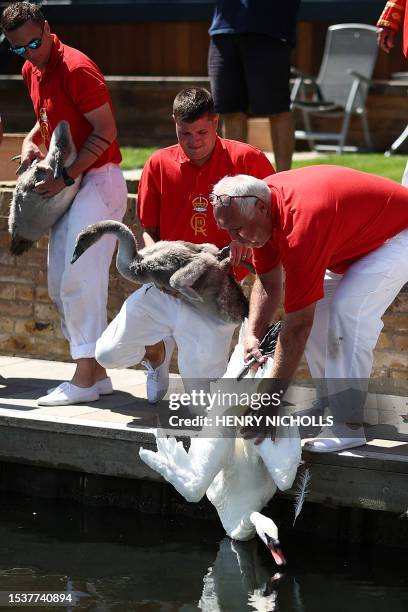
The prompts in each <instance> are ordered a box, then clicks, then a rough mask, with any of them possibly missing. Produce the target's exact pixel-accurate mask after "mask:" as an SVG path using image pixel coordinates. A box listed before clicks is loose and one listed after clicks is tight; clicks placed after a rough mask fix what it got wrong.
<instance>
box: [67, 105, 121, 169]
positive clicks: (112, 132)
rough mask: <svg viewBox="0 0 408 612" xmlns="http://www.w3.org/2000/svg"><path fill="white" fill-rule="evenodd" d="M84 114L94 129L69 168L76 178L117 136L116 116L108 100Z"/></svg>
mask: <svg viewBox="0 0 408 612" xmlns="http://www.w3.org/2000/svg"><path fill="white" fill-rule="evenodd" d="M84 116H85V117H86V119H87V120H88V121H89V123H90V124H91V125H92V127H93V130H92V132H91V133H90V134H89V136H88V138H87V139H86V140H85V142H84V144H83V145H82V147H81V149H80V151H78V156H77V158H76V160H75V161H74V163H73V164H72V165H71V166H70V167H69V168H67V171H68V174H69V175H70V176H71V177H72V178H74V179H75V178H77V176H79V175H80V174H82V172H84V171H85V170H87V169H88V168H89V166H91V165H92V164H93V163H94V162H95V160H97V159H99V157H101V155H102V154H103V153H104V152H105V151H106V149H107V148H108V147H110V145H111V144H112V142H113V141H114V140H115V138H116V136H117V131H116V123H115V118H114V116H113V114H112V110H111V107H110V106H109V104H108V102H106V103H105V104H103V105H102V106H100V107H99V108H96V109H95V110H93V111H90V112H89V113H85V114H84Z"/></svg>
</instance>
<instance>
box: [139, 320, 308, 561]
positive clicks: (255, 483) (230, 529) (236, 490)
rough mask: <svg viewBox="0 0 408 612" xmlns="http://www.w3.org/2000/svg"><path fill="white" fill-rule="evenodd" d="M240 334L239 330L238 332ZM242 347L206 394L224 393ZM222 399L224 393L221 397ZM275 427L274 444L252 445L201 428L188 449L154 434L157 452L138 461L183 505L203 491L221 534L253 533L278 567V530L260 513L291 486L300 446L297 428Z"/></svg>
mask: <svg viewBox="0 0 408 612" xmlns="http://www.w3.org/2000/svg"><path fill="white" fill-rule="evenodd" d="M241 335H242V332H241ZM242 355H243V354H242V344H241V342H240V343H239V344H238V345H237V346H236V347H235V351H234V354H233V356H232V358H231V360H230V364H229V366H228V369H227V372H226V373H225V375H224V377H223V379H221V380H220V381H217V382H216V383H212V384H211V392H212V393H218V392H220V391H221V392H222V391H225V389H226V383H228V382H230V381H227V380H226V378H227V377H230V378H232V376H233V372H232V370H235V373H236V370H237V367H236V364H237V363H238V364H239V365H238V368H239V367H240V366H241V365H242ZM271 367H272V360H271V359H269V360H268V363H267V365H266V366H265V369H264V371H263V372H262V373H261V372H260V370H258V371H257V374H256V375H255V376H254V374H253V373H249V375H248V376H249V379H248V378H247V379H245V380H242V381H240V382H234V387H233V388H234V391H235V392H237V393H241V391H242V392H243V390H245V392H248V385H249V386H250V387H252V390H253V392H255V391H256V389H257V386H258V384H259V382H260V380H261V378H260V376H261V375H263V376H267V375H268V373H269V372H270V369H271ZM224 395H225V394H224ZM243 411H244V408H243V407H240V406H230V407H228V408H227V409H226V408H225V406H218V407H215V408H213V409H212V410H211V416H212V417H213V418H214V417H215V416H216V415H217V414H220V415H225V414H227V413H234V414H236V415H240V414H242V413H243ZM282 433H283V429H282V428H281V427H278V429H277V439H276V442H275V443H274V442H272V440H270V439H265V440H264V441H263V442H262V443H261V444H259V445H255V444H254V442H253V441H252V440H243V439H242V438H239V437H236V433H235V431H234V430H233V429H230V430H228V428H223V429H221V430H220V429H219V428H218V429H215V428H214V427H213V426H211V425H208V426H205V427H204V428H203V429H202V430H201V432H200V434H199V436H198V437H194V438H192V439H191V444H190V448H189V451H188V452H186V451H185V450H184V447H183V444H182V442H177V441H176V440H175V438H174V437H166V436H165V435H164V433H163V432H162V431H160V430H159V431H158V433H157V438H156V440H157V452H154V451H150V450H147V449H143V448H141V449H140V451H139V455H140V457H141V459H142V460H143V461H144V462H145V463H146V464H147V465H149V467H151V468H152V469H153V470H155V471H156V472H158V473H159V474H161V475H162V476H163V478H165V479H166V480H167V481H168V482H170V483H171V484H172V485H173V486H174V487H175V489H176V490H177V491H178V492H179V493H180V494H181V495H183V497H184V498H185V499H186V500H187V501H191V502H197V501H199V500H200V499H201V498H202V497H203V496H204V494H205V493H207V497H208V499H209V500H210V501H211V503H212V504H213V505H214V506H215V508H216V509H217V512H218V515H219V517H220V520H221V523H222V525H223V527H224V529H225V531H226V533H227V534H228V535H229V536H230V537H231V538H233V539H236V540H248V539H250V538H251V537H253V536H254V534H255V531H256V532H257V533H258V535H259V536H260V537H261V539H262V540H263V541H264V543H265V544H266V545H267V546H268V548H269V549H270V551H271V554H272V555H273V557H274V559H275V561H276V562H277V563H278V564H282V563H284V557H283V555H282V553H281V552H280V551H279V538H278V529H277V527H276V525H275V523H274V522H273V521H272V520H271V519H269V518H267V517H265V516H263V515H261V514H260V510H262V508H263V507H264V506H265V505H266V504H267V503H268V501H269V500H270V499H271V498H272V497H273V495H274V494H275V492H276V488H277V487H278V488H280V489H281V490H285V489H288V488H290V487H291V486H292V484H293V481H294V479H295V476H296V472H297V468H298V466H299V463H300V458H301V444H300V438H299V433H298V431H297V428H288V429H286V430H285V436H283V435H282Z"/></svg>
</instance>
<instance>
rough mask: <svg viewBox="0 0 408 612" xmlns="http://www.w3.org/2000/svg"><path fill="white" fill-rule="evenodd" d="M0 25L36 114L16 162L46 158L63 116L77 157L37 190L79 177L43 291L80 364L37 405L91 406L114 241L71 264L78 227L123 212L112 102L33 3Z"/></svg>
mask: <svg viewBox="0 0 408 612" xmlns="http://www.w3.org/2000/svg"><path fill="white" fill-rule="evenodd" d="M1 27H2V29H3V31H4V33H5V35H6V37H7V39H8V41H9V43H10V45H11V50H12V51H14V52H15V53H16V54H17V55H19V56H21V57H22V58H23V59H25V60H26V61H25V63H24V65H23V69H22V73H23V78H24V81H25V83H26V85H27V87H28V91H29V94H30V96H31V99H32V102H33V106H34V112H35V115H36V117H37V122H36V124H35V126H34V127H33V129H32V130H31V132H30V133H29V134H28V136H27V137H26V138H25V140H24V143H23V147H22V151H21V161H22V162H23V163H24V162H31V161H33V160H35V159H40V160H41V159H42V158H43V157H44V156H43V155H42V153H41V151H40V148H39V145H40V144H41V143H43V144H44V145H45V147H46V148H48V146H49V143H50V138H51V135H52V133H53V130H54V129H55V127H56V125H57V124H58V123H59V121H60V120H62V119H65V120H66V121H68V122H69V124H70V127H71V133H72V137H73V140H74V143H75V146H76V149H77V158H76V159H75V161H74V162H73V164H72V165H71V166H70V167H69V168H65V169H64V172H63V177H61V178H59V179H54V177H53V174H52V171H51V169H49V174H48V177H47V178H46V180H44V181H43V182H41V183H39V184H38V185H37V186H36V189H37V190H38V191H39V192H40V193H42V194H43V195H45V196H49V197H51V196H53V195H55V194H57V193H58V192H60V191H61V190H62V189H64V188H65V186H67V185H70V184H72V181H73V180H74V179H76V178H77V177H78V176H80V175H82V181H81V187H80V190H79V191H78V194H77V196H76V197H75V200H74V202H73V203H72V205H71V207H70V209H69V210H68V212H67V213H66V214H65V215H64V216H63V217H62V219H60V221H58V223H57V224H55V226H54V227H53V228H52V230H51V234H50V240H49V252H48V291H49V294H50V297H51V299H52V300H53V302H54V303H55V305H56V306H57V308H58V311H59V313H60V315H61V320H62V330H63V332H64V335H65V336H66V338H67V340H68V341H69V344H70V350H71V355H72V358H73V359H74V360H75V361H76V364H77V367H76V370H75V373H74V376H73V378H72V380H71V382H65V383H62V384H61V385H59V386H58V387H57V388H56V389H54V390H52V392H50V393H49V394H48V395H47V396H44V397H42V398H40V399H39V400H38V403H39V404H40V405H49V406H52V405H63V404H74V403H77V402H85V401H86V402H88V401H95V400H97V399H99V395H100V394H101V393H102V394H106V393H111V392H112V384H111V381H110V379H109V378H107V375H106V371H105V370H104V368H102V367H101V366H100V365H99V364H98V363H97V362H96V361H95V344H96V340H97V339H98V337H99V336H100V335H101V333H102V331H103V330H104V328H105V327H106V323H107V318H106V301H107V288H108V278H109V277H108V273H109V265H110V262H111V259H112V255H113V251H114V247H115V240H114V239H113V237H111V238H107V237H104V238H103V240H101V241H100V242H99V243H98V244H97V245H95V248H93V249H90V250H89V251H87V253H86V257H81V259H80V260H79V261H78V262H76V263H75V264H74V265H70V259H71V255H72V253H73V249H74V244H75V239H76V237H77V235H78V233H79V232H80V230H81V229H83V228H84V227H86V226H87V225H89V224H90V223H95V222H96V221H101V220H103V219H116V220H122V218H123V214H124V212H125V208H126V198H127V190H126V183H125V181H124V178H123V175H122V172H121V170H120V168H119V165H118V164H119V163H120V161H121V154H120V151H119V147H118V144H117V141H116V125H115V119H114V117H113V112H112V103H111V99H110V96H109V93H108V90H107V87H106V83H105V80H104V78H103V75H102V73H101V72H100V70H99V68H98V67H97V66H96V65H95V64H94V63H93V62H92V61H91V60H90V59H89V58H88V57H87V56H86V55H84V54H83V53H81V52H80V51H77V50H76V49H72V48H71V47H68V46H66V45H64V44H63V43H62V42H61V41H60V40H59V39H58V38H57V37H56V36H55V35H54V34H51V32H50V26H49V25H48V23H47V21H46V20H45V18H44V15H43V14H42V12H41V11H40V9H39V8H38V7H37V6H36V5H35V4H32V3H29V2H16V3H13V4H11V5H10V6H8V7H7V8H6V9H5V10H4V11H3V14H2V17H1ZM41 163H42V162H41V161H40V162H39V164H41Z"/></svg>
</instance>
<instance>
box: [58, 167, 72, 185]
mask: <svg viewBox="0 0 408 612" xmlns="http://www.w3.org/2000/svg"><path fill="white" fill-rule="evenodd" d="M61 176H62V179H63V181H64V183H65V187H70V186H71V185H73V184H74V183H75V181H74V179H73V178H72V176H69V174H68V172H67V171H66V169H65V168H63V169H62V172H61Z"/></svg>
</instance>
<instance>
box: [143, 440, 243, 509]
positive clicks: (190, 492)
mask: <svg viewBox="0 0 408 612" xmlns="http://www.w3.org/2000/svg"><path fill="white" fill-rule="evenodd" d="M156 442H157V452H154V451H151V450H147V449H143V448H141V449H140V451H139V456H140V458H141V459H142V460H143V461H144V462H145V463H146V464H147V465H148V466H149V467H150V468H151V469H153V470H154V471H156V472H158V473H159V474H160V475H161V476H162V477H163V478H165V479H166V480H167V482H169V483H170V484H172V485H173V487H174V488H175V489H176V490H177V491H178V492H179V493H180V494H181V495H182V496H183V497H184V498H185V499H186V500H187V501H190V502H197V501H199V500H200V499H201V498H202V497H203V496H204V495H205V492H206V490H207V489H208V487H209V485H210V484H211V482H212V481H213V480H214V477H215V476H216V474H217V472H219V470H220V468H221V466H222V465H223V463H224V462H225V459H226V455H227V454H228V453H229V451H230V447H231V445H232V440H231V439H229V438H193V439H192V440H191V444H190V449H189V451H188V452H187V451H186V450H185V448H184V446H183V444H182V442H177V441H176V439H175V438H174V437H166V436H165V435H164V434H163V433H159V434H158V435H157V438H156Z"/></svg>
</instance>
